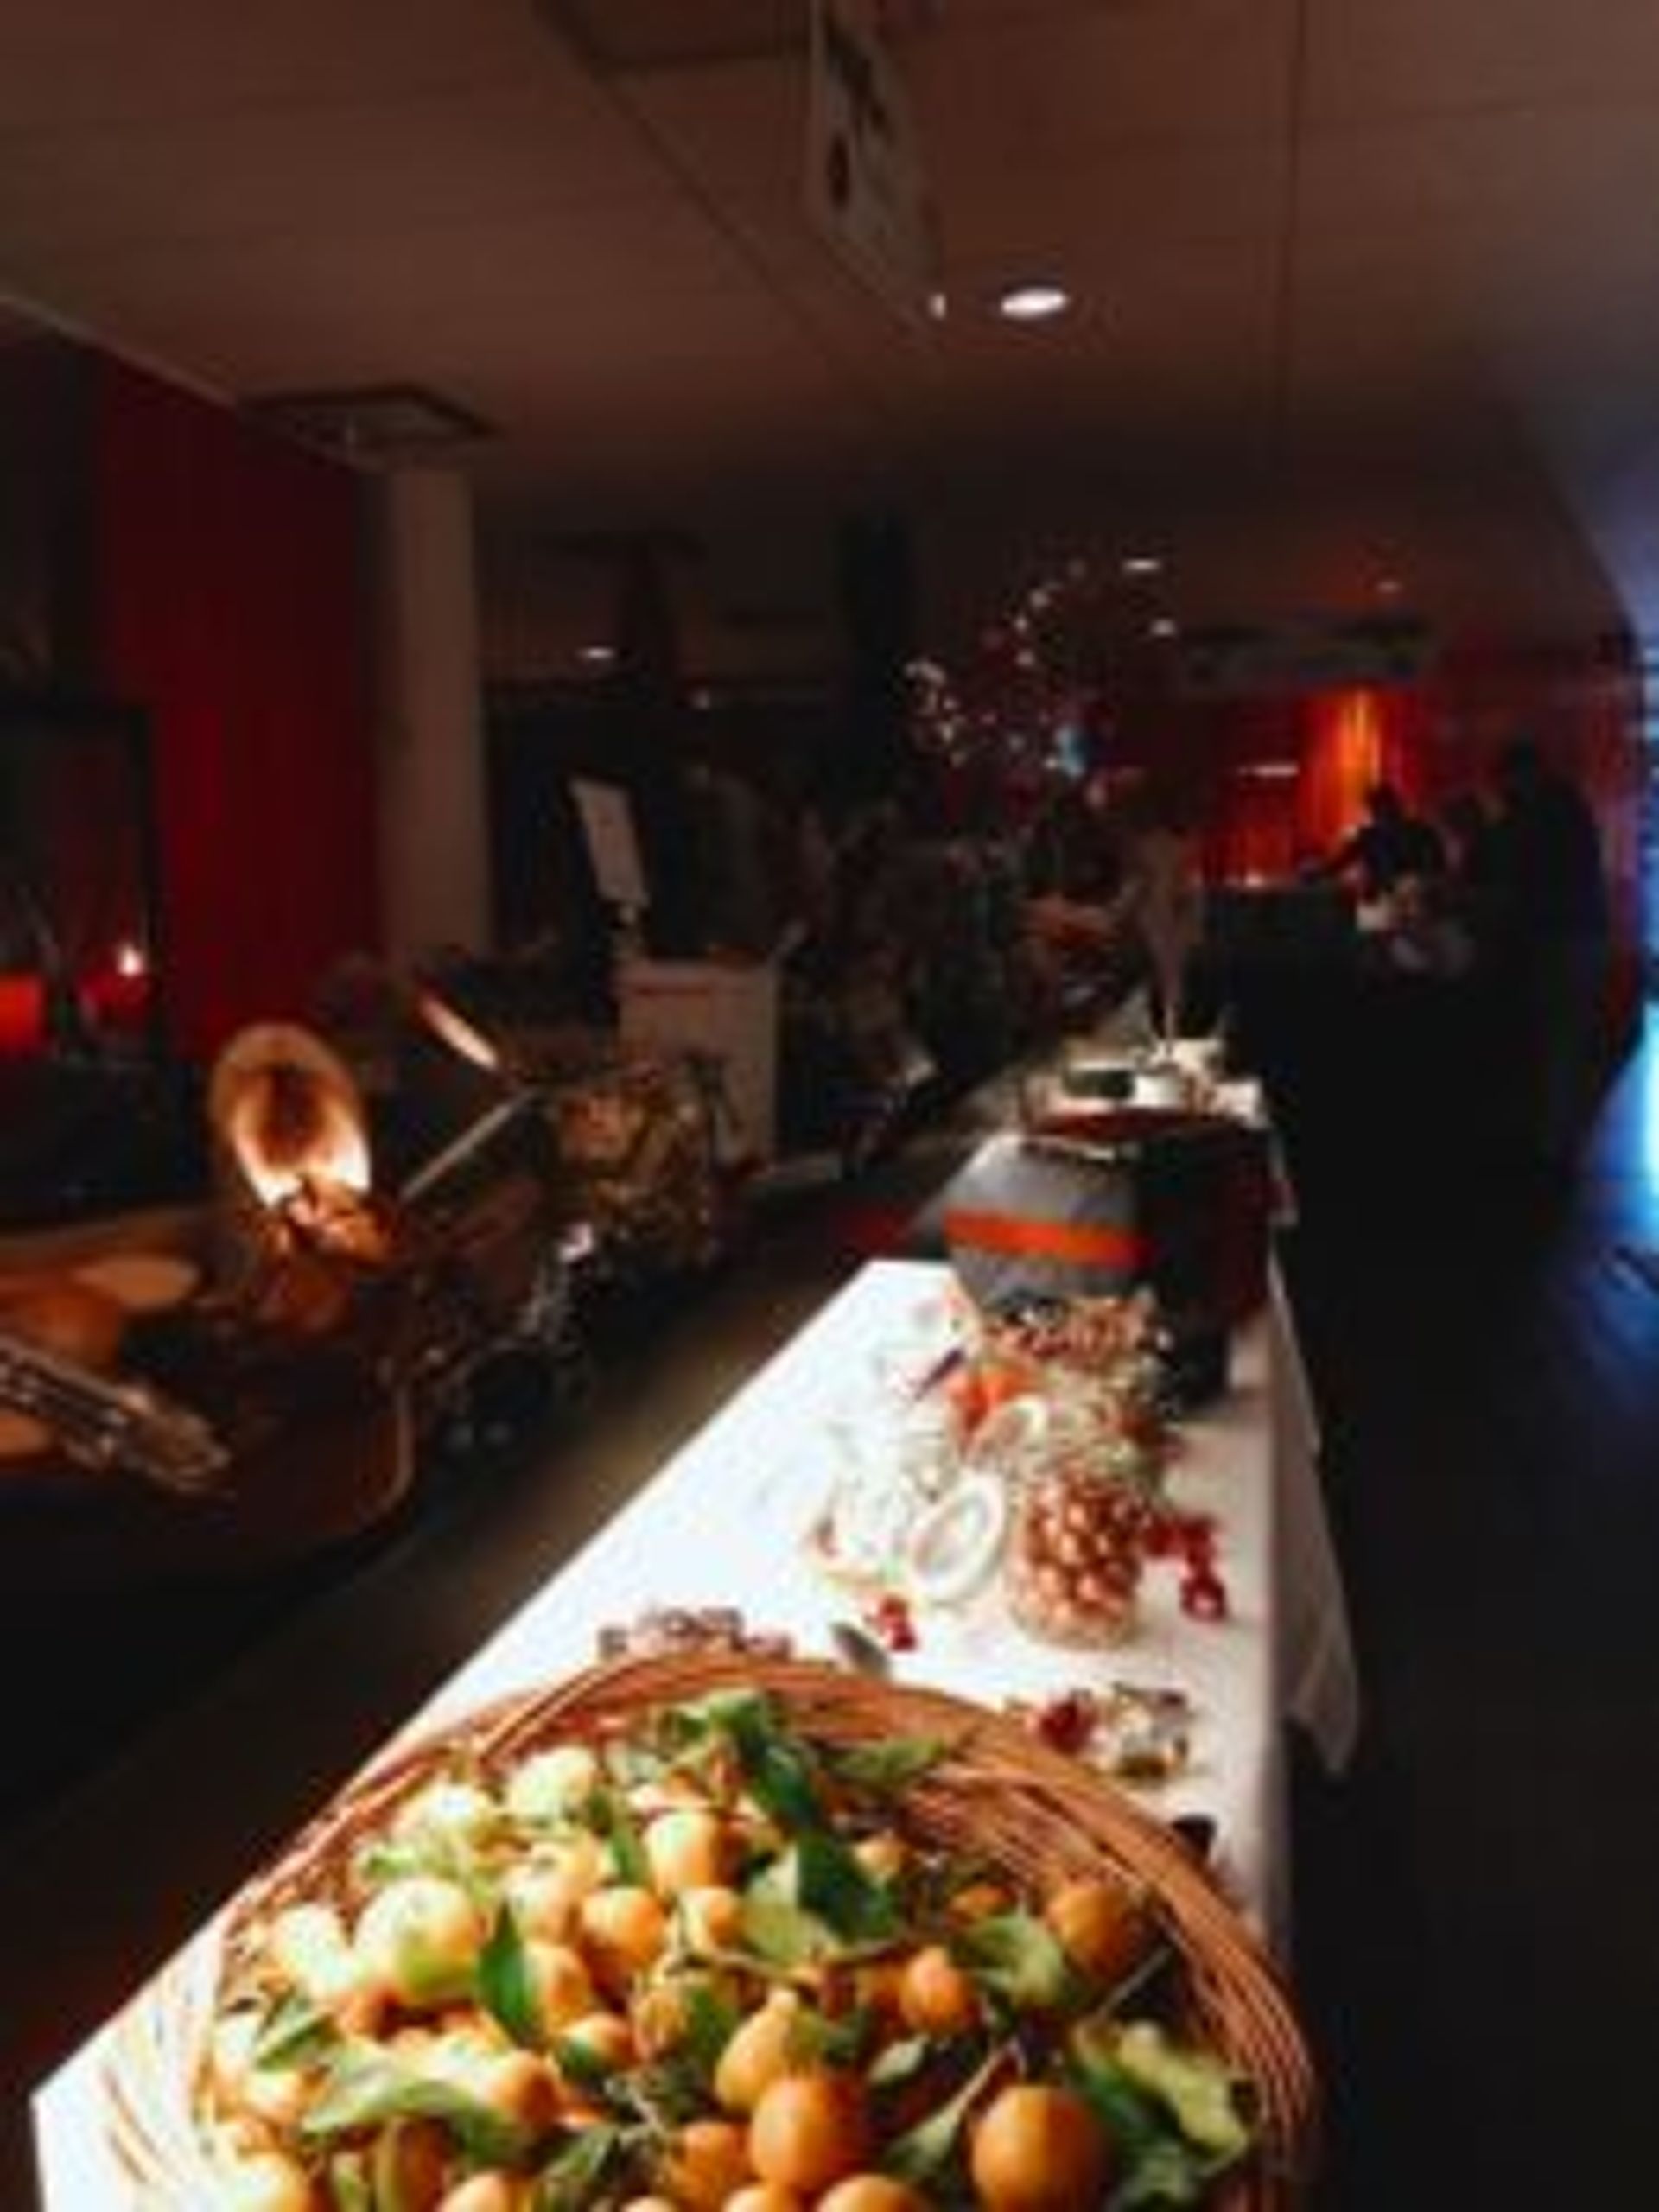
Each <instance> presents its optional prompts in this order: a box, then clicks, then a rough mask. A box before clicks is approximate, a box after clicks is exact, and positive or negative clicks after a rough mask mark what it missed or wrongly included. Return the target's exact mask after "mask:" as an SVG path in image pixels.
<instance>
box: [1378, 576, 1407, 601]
mask: <svg viewBox="0 0 1659 2212" xmlns="http://www.w3.org/2000/svg"><path fill="white" fill-rule="evenodd" d="M1404 589H1405V586H1404V584H1402V582H1401V581H1400V579H1399V577H1398V576H1379V577H1378V578H1377V580H1376V595H1377V597H1378V598H1379V599H1398V598H1399V596H1400V594H1401V593H1402V591H1404Z"/></svg>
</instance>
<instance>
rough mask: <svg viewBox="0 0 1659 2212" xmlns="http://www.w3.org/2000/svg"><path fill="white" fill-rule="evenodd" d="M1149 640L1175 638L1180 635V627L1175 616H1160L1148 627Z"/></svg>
mask: <svg viewBox="0 0 1659 2212" xmlns="http://www.w3.org/2000/svg"><path fill="white" fill-rule="evenodd" d="M1179 635H1180V625H1179V622H1177V620H1175V617H1174V616H1173V614H1160V615H1157V616H1155V617H1154V620H1152V621H1151V622H1149V623H1148V624H1147V636H1148V637H1149V638H1175V637H1179Z"/></svg>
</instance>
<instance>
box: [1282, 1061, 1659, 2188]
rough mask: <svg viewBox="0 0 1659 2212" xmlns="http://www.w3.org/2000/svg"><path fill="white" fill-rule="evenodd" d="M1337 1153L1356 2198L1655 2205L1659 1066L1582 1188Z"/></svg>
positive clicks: (1342, 2096)
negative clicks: (1357, 1718)
mask: <svg viewBox="0 0 1659 2212" xmlns="http://www.w3.org/2000/svg"><path fill="white" fill-rule="evenodd" d="M1356 1122H1357V1131H1356V1134H1357V1135H1361V1136H1362V1137H1363V1131H1364V1129H1365V1128H1366V1123H1365V1121H1364V1117H1363V1116H1357V1117H1356ZM1324 1134H1325V1136H1327V1137H1328V1136H1329V1135H1330V1134H1331V1132H1330V1131H1329V1130H1328V1129H1327V1130H1326V1131H1325V1133H1324ZM1368 1141H1369V1142H1370V1145H1371V1146H1372V1147H1386V1145H1387V1141H1388V1138H1387V1132H1386V1129H1383V1130H1379V1129H1377V1128H1375V1127H1372V1128H1370V1136H1369V1140H1368ZM1319 1152H1320V1148H1319V1147H1315V1153H1316V1159H1317V1160H1318V1164H1317V1165H1316V1166H1315V1167H1314V1170H1313V1181H1314V1184H1315V1187H1314V1188H1313V1190H1312V1191H1310V1192H1309V1193H1308V1202H1307V1206H1306V1222H1305V1224H1304V1226H1303V1228H1302V1229H1301V1230H1300V1232H1299V1233H1298V1234H1297V1235H1296V1236H1294V1239H1293V1240H1292V1243H1291V1249H1290V1251H1289V1254H1288V1255H1287V1256H1288V1265H1289V1267H1290V1269H1291V1273H1292V1276H1293V1281H1294V1292H1295V1298H1296V1305H1297V1311H1298V1316H1299V1325H1300V1331H1301V1334H1302V1338H1303V1341H1304V1346H1305V1350H1306V1356H1307V1358H1308V1361H1309V1363H1310V1366H1311V1368H1312V1370H1313V1375H1314V1376H1315V1378H1316V1383H1317V1387H1318V1392H1319V1400H1320V1406H1321V1412H1322V1414H1323V1417H1324V1422H1325V1440H1326V1456H1325V1473H1326V1484H1327V1490H1328V1492H1329V1495H1330V1497H1331V1502H1332V1511H1333V1515H1334V1517H1335V1522H1336V1527H1337V1532H1338V1540H1339V1543H1340V1548H1341V1552H1342V1556H1343V1560H1344V1567H1345V1572H1346V1575H1347V1580H1348V1586H1349V1592H1350V1599H1351V1607H1352V1611H1353V1616H1354V1620H1355V1624H1356V1629H1357V1637H1358V1643H1359V1647H1360V1656H1361V1663H1362V1668H1363V1675H1364V1681H1365V1688H1366V1693H1367V1729H1366V1736H1365V1745H1364V1751H1363V1756H1362V1758H1361V1759H1360V1761H1359V1764H1358V1766H1357V1770H1356V1771H1355V1772H1354V1773H1353V1774H1352V1775H1351V1776H1350V1777H1348V1778H1347V1779H1346V1781H1345V1782H1344V1783H1343V1784H1342V1786H1341V1787H1340V1788H1339V1789H1334V1790H1333V1789H1328V1788H1325V1787H1323V1786H1321V1785H1320V1784H1319V1783H1316V1782H1314V1781H1313V1780H1312V1779H1311V1778H1309V1777H1306V1776H1304V1777H1301V1779H1302V1783H1303V1787H1302V1789H1301V1791H1300V1807H1299V1810H1300V1819H1299V1841H1298V1851H1299V1861H1298V1866H1297V1870H1296V1879H1297V1894H1298V1906H1299V1911H1298V1925H1299V1931H1300V1946H1301V1949H1300V1973H1301V1979H1302V1983H1303V1988H1304V1994H1305V2001H1306V2005H1307V2008H1308V2011H1309V2013H1310V2015H1311V2017H1312V2018H1313V2021H1314V2022H1315V2024H1316V2028H1317V2031H1318V2034H1319V2038H1320V2041H1321V2044H1322V2047H1323V2053H1324V2056H1325V2064H1326V2071H1327V2075H1328V2078H1329V2080H1330V2082H1331V2083H1332V2106H1333V2113H1332V2147H1331V2181H1330V2186H1329V2190H1328V2196H1327V2201H1328V2202H1329V2203H1330V2204H1331V2205H1332V2206H1333V2207H1340V2208H1342V2212H1370V2208H1372V2207H1376V2208H1382V2207H1384V2206H1387V2207H1389V2208H1391V2212H1400V2208H1403V2207H1406V2206H1411V2207H1414V2208H1422V2207H1438V2206H1440V2205H1446V2206H1448V2207H1451V2206H1459V2207H1482V2208H1484V2207H1488V2206H1491V2207H1497V2206H1503V2207H1506V2208H1515V2207H1522V2206H1524V2207H1538V2208H1540V2212H1542V2209H1543V2208H1546V2207H1560V2208H1567V2207H1580V2206H1582V2207H1586V2208H1587V2207H1590V2206H1599V2205H1604V2204H1605V2205H1614V2204H1618V2205H1630V2206H1634V2205H1637V2204H1653V2203H1659V2169H1656V2161H1655V2156H1654V2120H1653V2113H1654V2109H1655V2089H1654V2079H1653V2068H1654V2063H1655V2060H1656V2056H1659V1887H1656V1870H1659V1274H1653V1275H1651V1276H1650V1275H1649V1274H1648V1273H1647V1272H1646V1271H1645V1270H1644V1268H1643V1266H1642V1264H1641V1262H1642V1259H1643V1255H1645V1254H1646V1253H1647V1252H1648V1251H1649V1250H1650V1249H1659V1052H1656V1051H1655V1049H1654V1046H1653V1044H1652V1043H1651V1041H1649V1043H1647V1044H1646V1045H1644V1046H1641V1047H1640V1048H1638V1049H1637V1051H1636V1052H1634V1053H1633V1054H1632V1056H1631V1057H1630V1058H1629V1059H1628V1060H1627V1061H1626V1063H1625V1064H1624V1065H1623V1067H1622V1068H1621V1069H1620V1070H1619V1071H1618V1074H1617V1076H1616V1077H1615V1079H1614V1081H1613V1084H1612V1086H1611V1090H1610V1091H1609V1093H1608V1095H1607V1096H1606V1098H1605V1103H1604V1105H1603V1109H1602V1111H1601V1115H1600V1118H1599V1122H1598V1123H1597V1125H1596V1128H1595V1129H1594V1132H1593V1134H1592V1141H1591V1144H1590V1147H1589V1149H1588V1153H1587V1155H1586V1159H1585V1161H1584V1163H1583V1166H1582V1167H1581V1170H1580V1173H1579V1175H1578V1177H1577V1179H1576V1180H1575V1181H1574V1182H1573V1184H1572V1185H1570V1186H1567V1187H1562V1186H1560V1185H1552V1184H1549V1183H1547V1182H1540V1181H1538V1180H1536V1179H1529V1178H1528V1177H1527V1176H1525V1175H1524V1174H1522V1173H1520V1172H1518V1171H1516V1169H1514V1168H1512V1167H1508V1166H1505V1165H1504V1164H1503V1162H1502V1161H1501V1160H1493V1159H1491V1158H1482V1157H1481V1155H1480V1153H1479V1151H1478V1147H1467V1146H1465V1148H1463V1149H1462V1150H1461V1151H1456V1150H1454V1151H1452V1152H1451V1153H1449V1154H1447V1155H1446V1156H1445V1157H1441V1158H1436V1157H1435V1156H1433V1151H1432V1148H1431V1149H1430V1150H1429V1151H1428V1152H1427V1154H1425V1155H1424V1156H1421V1157H1418V1158H1414V1157H1412V1156H1411V1155H1410V1154H1409V1153H1408V1154H1406V1155H1405V1156H1403V1157H1399V1158H1395V1159H1394V1160H1386V1159H1381V1158H1379V1157H1378V1155H1377V1153H1376V1151H1375V1150H1374V1151H1373V1152H1372V1154H1371V1168H1370V1172H1365V1171H1364V1169H1363V1166H1362V1161H1361V1160H1359V1159H1357V1158H1356V1157H1354V1156H1352V1154H1351V1150H1350V1147H1347V1146H1346V1145H1344V1144H1341V1143H1338V1145H1337V1146H1336V1147H1334V1151H1333V1148H1332V1147H1330V1146H1328V1145H1327V1146H1325V1147H1324V1148H1323V1157H1319ZM1344 1153H1346V1154H1349V1156H1348V1158H1347V1160H1346V1163H1345V1166H1344V1165H1343V1164H1342V1159H1341V1156H1342V1154H1344Z"/></svg>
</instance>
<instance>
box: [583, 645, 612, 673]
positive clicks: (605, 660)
mask: <svg viewBox="0 0 1659 2212" xmlns="http://www.w3.org/2000/svg"><path fill="white" fill-rule="evenodd" d="M579 658H581V659H582V660H584V661H585V662H586V663H587V664H588V667H589V668H608V667H609V666H610V664H611V663H612V662H613V660H614V659H615V658H616V647H615V646H614V645H584V646H583V647H582V652H581V654H580V655H579Z"/></svg>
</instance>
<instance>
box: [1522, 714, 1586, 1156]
mask: <svg viewBox="0 0 1659 2212" xmlns="http://www.w3.org/2000/svg"><path fill="white" fill-rule="evenodd" d="M1496 780H1497V791H1498V795H1499V812H1498V817H1497V825H1496V829H1495V832H1494V845H1493V855H1494V900H1495V911H1496V926H1497V933H1498V934H1497V945H1498V950H1499V957H1500V958H1501V959H1502V961H1503V965H1504V968H1505V969H1506V971H1507V976H1508V980H1509V982H1510V988H1511V992H1512V997H1513V1005H1514V1010H1515V1015H1516V1049H1517V1054H1518V1058H1519V1060H1520V1072H1521V1075H1522V1081H1523V1084H1524V1093H1523V1096H1524V1103H1525V1106H1526V1109H1527V1128H1526V1135H1527V1136H1528V1138H1529V1143H1530V1147H1531V1149H1532V1150H1533V1152H1534V1154H1535V1157H1536V1158H1537V1159H1538V1160H1539V1162H1540V1163H1541V1165H1544V1166H1551V1167H1561V1166H1567V1165H1568V1164H1569V1163H1570V1161H1571V1160H1572V1159H1573V1155H1574V1154H1575V1153H1576V1151H1577V1149H1578V1146H1579V1142H1580V1138H1581V1137H1582V1135H1583V1132H1584V1128H1585V1126H1586V1122H1587V1120H1588V1116H1589V1109H1590V1106H1591V1103H1592V1097H1593V1095H1594V1088H1595V1077H1596V1071H1597V1061H1598V1056H1599V1046H1600V1041H1601V1039H1600V1020H1601V1014H1602V1011H1603V1006H1604V1002H1605V986H1606V980H1607V956H1608V949H1609V915H1608V899H1607V883H1606V876H1605V869H1604V867H1603V861H1602V851H1601V838H1600V834H1599V830H1598V829H1597V826H1596V819H1595V816H1594V814H1593V813H1592V810H1591V808H1590V804H1589V802H1588V801H1587V800H1586V798H1585V797H1584V794H1583V793H1582V792H1581V791H1580V790H1579V789H1578V787H1577V785H1575V784H1573V782H1572V781H1571V780H1570V779H1568V777H1567V775H1566V774H1565V773H1564V772H1562V771H1561V770H1560V769H1559V768H1557V767H1555V766H1552V765H1551V764H1550V763H1549V762H1548V761H1547V760H1545V759H1544V756H1543V755H1542V753H1540V751H1539V749H1538V747H1536V746H1535V744H1533V743H1532V742H1531V741H1530V740H1529V739H1525V738H1520V739H1516V740H1515V741H1513V742H1512V743H1510V744H1509V745H1507V746H1505V747H1504V748H1503V752H1502V753H1500V754H1499V756H1498V759H1497V775H1496Z"/></svg>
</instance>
